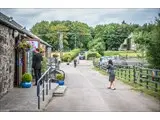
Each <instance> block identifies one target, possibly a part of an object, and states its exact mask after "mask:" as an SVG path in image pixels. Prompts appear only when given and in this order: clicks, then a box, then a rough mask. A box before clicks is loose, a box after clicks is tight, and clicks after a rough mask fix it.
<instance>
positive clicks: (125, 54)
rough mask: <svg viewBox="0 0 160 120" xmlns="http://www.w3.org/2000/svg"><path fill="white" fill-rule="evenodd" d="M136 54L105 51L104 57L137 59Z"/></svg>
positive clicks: (132, 52)
mask: <svg viewBox="0 0 160 120" xmlns="http://www.w3.org/2000/svg"><path fill="white" fill-rule="evenodd" d="M138 54H139V53H137V52H134V51H105V52H104V56H114V55H120V56H122V57H126V56H128V57H138Z"/></svg>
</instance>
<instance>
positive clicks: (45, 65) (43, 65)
mask: <svg viewBox="0 0 160 120" xmlns="http://www.w3.org/2000/svg"><path fill="white" fill-rule="evenodd" d="M47 62H48V61H47V58H46V57H43V61H42V69H41V71H42V73H44V72H45V71H46V70H47Z"/></svg>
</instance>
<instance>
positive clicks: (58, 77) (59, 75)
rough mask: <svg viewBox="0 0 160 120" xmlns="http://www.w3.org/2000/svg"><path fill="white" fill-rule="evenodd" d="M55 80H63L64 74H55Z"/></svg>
mask: <svg viewBox="0 0 160 120" xmlns="http://www.w3.org/2000/svg"><path fill="white" fill-rule="evenodd" d="M56 79H57V80H64V76H63V75H62V74H56Z"/></svg>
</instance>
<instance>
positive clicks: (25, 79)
mask: <svg viewBox="0 0 160 120" xmlns="http://www.w3.org/2000/svg"><path fill="white" fill-rule="evenodd" d="M31 81H32V75H31V74H30V73H25V74H23V76H22V82H21V86H22V88H30V87H31V86H32V83H31Z"/></svg>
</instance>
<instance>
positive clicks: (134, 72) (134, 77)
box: [133, 66, 136, 83]
mask: <svg viewBox="0 0 160 120" xmlns="http://www.w3.org/2000/svg"><path fill="white" fill-rule="evenodd" d="M133 81H134V83H136V69H135V66H133Z"/></svg>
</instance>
